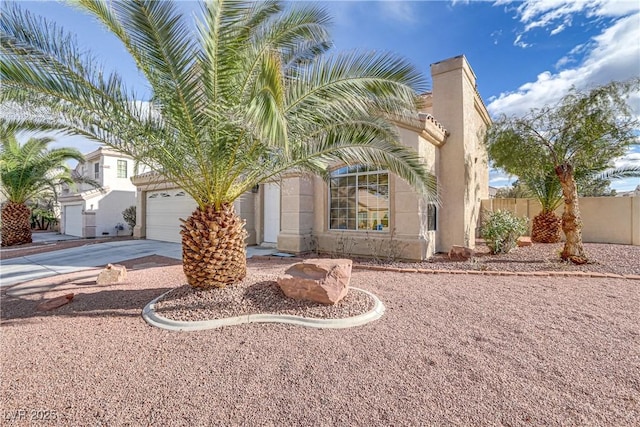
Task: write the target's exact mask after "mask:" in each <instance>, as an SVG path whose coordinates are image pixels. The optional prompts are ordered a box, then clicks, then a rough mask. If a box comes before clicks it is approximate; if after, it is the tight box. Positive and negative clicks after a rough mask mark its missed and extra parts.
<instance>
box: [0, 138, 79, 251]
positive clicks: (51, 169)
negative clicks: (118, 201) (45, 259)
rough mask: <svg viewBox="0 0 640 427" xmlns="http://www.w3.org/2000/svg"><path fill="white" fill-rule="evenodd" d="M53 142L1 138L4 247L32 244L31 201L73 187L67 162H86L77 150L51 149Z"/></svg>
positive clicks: (0, 170)
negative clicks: (61, 186)
mask: <svg viewBox="0 0 640 427" xmlns="http://www.w3.org/2000/svg"><path fill="white" fill-rule="evenodd" d="M52 141H53V140H52V139H51V138H30V139H29V140H28V141H27V142H26V143H24V144H22V145H21V144H20V143H19V142H18V140H17V138H16V136H15V133H8V134H6V135H3V136H2V137H0V179H1V180H2V185H0V192H1V193H2V195H3V196H4V197H5V198H6V201H5V202H4V203H3V205H2V246H12V245H18V244H23V243H31V210H30V209H29V208H28V207H27V204H26V203H27V201H29V200H33V199H35V198H36V197H37V196H38V195H41V194H43V193H44V192H49V193H51V194H54V195H55V194H56V191H57V189H58V187H59V185H60V184H62V183H67V184H72V183H73V178H72V176H71V170H70V169H69V167H68V166H67V163H66V162H67V160H77V161H83V160H84V158H83V156H82V154H81V153H80V152H79V151H78V150H76V149H74V148H56V149H48V148H47V147H48V145H49V143H50V142H52Z"/></svg>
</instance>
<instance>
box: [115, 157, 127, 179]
mask: <svg viewBox="0 0 640 427" xmlns="http://www.w3.org/2000/svg"><path fill="white" fill-rule="evenodd" d="M117 176H118V178H126V177H127V161H126V160H118V175H117Z"/></svg>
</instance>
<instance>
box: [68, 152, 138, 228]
mask: <svg viewBox="0 0 640 427" xmlns="http://www.w3.org/2000/svg"><path fill="white" fill-rule="evenodd" d="M134 168H135V164H134V160H133V159H132V158H131V157H129V156H126V155H124V154H121V153H118V152H117V151H114V150H110V149H108V148H105V147H101V148H98V149H97V150H95V151H93V152H91V153H89V154H85V162H84V163H79V164H78V165H77V166H76V168H75V170H74V174H75V175H76V176H83V177H87V178H91V179H92V180H94V181H95V182H97V183H98V184H99V185H100V187H99V188H96V187H94V186H92V185H89V184H86V183H85V184H78V185H77V186H76V187H75V188H68V187H65V188H63V190H62V194H61V196H60V197H59V198H58V202H59V204H60V211H61V218H60V232H61V233H63V234H67V235H70V236H78V237H96V236H98V237H99V236H116V235H128V234H129V233H130V230H129V229H128V226H127V225H126V223H125V222H124V219H123V218H122V211H123V210H125V209H126V208H128V207H129V206H132V205H136V187H135V185H133V184H132V183H131V177H132V176H133V175H134ZM118 224H121V225H124V229H123V230H118V229H117V228H116V226H117V225H118Z"/></svg>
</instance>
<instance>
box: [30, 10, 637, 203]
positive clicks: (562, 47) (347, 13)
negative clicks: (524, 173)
mask: <svg viewBox="0 0 640 427" xmlns="http://www.w3.org/2000/svg"><path fill="white" fill-rule="evenodd" d="M19 3H20V5H21V6H22V7H24V8H26V9H29V10H30V11H32V12H34V13H36V14H39V15H42V16H45V17H47V18H49V19H51V20H53V21H55V22H57V23H58V24H60V25H62V26H63V27H64V28H65V29H66V30H68V31H70V32H72V33H75V34H78V35H79V41H80V44H81V46H82V47H83V48H86V49H87V50H91V51H92V52H93V53H94V54H95V55H97V56H98V57H99V58H101V60H102V63H103V65H104V67H105V69H106V70H108V71H111V70H117V71H118V72H119V73H120V74H121V75H122V76H124V79H125V81H127V82H130V85H131V86H133V87H135V88H136V90H137V91H138V93H144V91H145V90H146V89H145V88H146V86H145V84H144V80H143V78H142V77H141V76H140V74H139V73H138V72H137V70H136V69H135V66H134V64H133V62H132V61H131V60H130V59H129V58H128V56H127V53H126V52H125V51H124V48H123V47H121V45H120V44H119V42H118V41H117V40H116V39H115V38H114V37H113V36H111V35H110V34H108V33H107V32H106V31H105V30H103V29H102V28H100V27H99V26H98V24H96V23H95V22H94V21H93V20H92V18H91V17H89V16H86V15H83V14H81V13H79V12H78V11H76V10H75V9H72V8H70V7H69V6H67V5H64V4H62V3H61V2H56V1H19ZM180 3H181V7H182V8H183V9H184V10H185V11H186V12H188V13H189V14H192V13H194V12H195V11H196V10H197V8H198V6H197V4H196V3H195V2H193V1H182V2H180ZM315 3H320V4H323V5H324V6H326V8H327V9H328V10H329V12H330V13H331V15H332V16H333V19H334V22H333V25H332V27H331V31H332V35H333V40H334V43H335V49H336V50H338V51H344V50H353V49H359V50H375V51H390V52H395V53H397V54H400V55H402V56H404V57H406V58H408V59H409V60H410V61H411V62H412V63H413V64H414V65H415V66H416V67H418V68H419V69H420V70H421V72H422V73H424V75H425V76H426V77H427V78H430V65H431V64H432V63H435V62H439V61H441V60H444V59H448V58H451V57H454V56H458V55H461V54H464V55H465V56H466V58H467V60H468V61H469V63H470V64H471V67H472V68H473V70H474V72H475V74H476V76H477V85H478V90H479V92H480V95H481V96H482V98H483V100H484V102H485V104H486V105H487V108H488V110H489V113H490V114H491V115H492V116H494V117H497V116H499V115H502V114H506V115H508V116H512V115H522V114H524V113H526V112H527V111H529V110H530V109H531V108H535V107H541V106H544V105H548V104H553V103H555V102H556V101H557V100H558V99H559V98H560V97H561V96H562V95H563V94H565V93H566V91H567V90H568V89H569V88H571V87H572V86H573V87H576V88H578V89H585V88H586V89H588V88H591V87H594V86H597V85H601V84H605V83H608V82H610V81H612V80H626V79H628V78H631V77H634V76H640V1H638V0H569V1H563V0H529V1H510V0H496V1H471V0H467V1H463V0H453V1H391V0H384V1H383V0H380V1H344V0H342V1H321V2H315ZM632 105H633V106H634V109H635V111H636V112H637V113H638V115H640V94H638V95H637V96H635V97H634V98H633V100H632ZM436 119H437V117H436ZM57 144H58V145H66V146H75V147H77V148H79V149H80V150H81V151H83V152H89V151H91V150H92V149H95V148H96V147H97V144H95V143H92V142H89V141H86V140H83V139H82V138H80V137H64V138H61V139H59V141H58V142H57ZM623 165H638V166H640V146H635V147H633V148H632V149H631V150H630V151H629V152H628V154H627V155H626V156H624V157H623V158H620V159H617V160H616V162H615V166H623ZM513 179H514V178H513V177H509V176H507V175H505V174H503V173H501V172H500V171H495V170H491V173H490V185H491V186H495V187H501V186H505V185H509V184H510V183H511V182H512V181H513ZM638 185H640V178H629V179H624V180H617V181H614V182H613V183H612V186H611V187H612V188H615V189H616V190H618V191H628V190H632V189H634V188H635V187H636V186H638Z"/></svg>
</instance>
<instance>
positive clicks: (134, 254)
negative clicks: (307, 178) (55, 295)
mask: <svg viewBox="0 0 640 427" xmlns="http://www.w3.org/2000/svg"><path fill="white" fill-rule="evenodd" d="M273 252H275V249H270V248H261V247H251V246H250V247H247V257H249V258H250V257H251V256H253V255H257V254H260V255H266V254H269V253H273ZM151 255H161V256H165V257H169V258H175V259H182V248H181V245H180V244H179V243H169V242H159V241H156V240H124V241H118V242H106V243H100V244H96V245H89V246H79V247H75V248H69V249H61V250H59V251H52V252H44V253H41V254H36V255H29V256H24V257H19V258H12V259H8V260H3V261H2V268H0V286H2V287H5V286H11V285H15V284H17V283H22V282H27V281H29V280H34V279H40V278H42V277H49V276H55V275H58V274H66V273H73V272H76V271H82V270H88V269H90V268H94V267H103V266H105V265H107V264H109V263H112V264H114V263H118V262H122V261H126V260H129V259H133V258H141V257H145V256H151Z"/></svg>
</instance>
